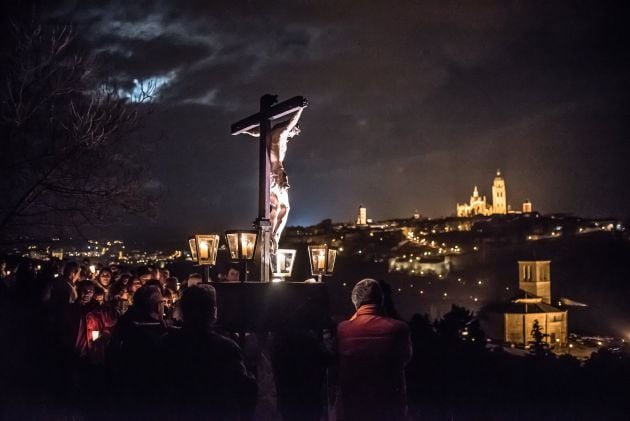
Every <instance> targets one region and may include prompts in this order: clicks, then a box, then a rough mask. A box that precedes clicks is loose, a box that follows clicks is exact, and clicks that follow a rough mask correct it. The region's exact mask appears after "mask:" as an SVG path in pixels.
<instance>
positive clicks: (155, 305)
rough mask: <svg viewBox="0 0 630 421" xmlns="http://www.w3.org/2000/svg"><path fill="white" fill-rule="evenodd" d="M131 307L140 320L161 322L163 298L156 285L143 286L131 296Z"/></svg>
mask: <svg viewBox="0 0 630 421" xmlns="http://www.w3.org/2000/svg"><path fill="white" fill-rule="evenodd" d="M133 307H134V309H135V312H136V316H137V317H138V318H139V319H140V320H162V318H163V317H164V297H163V296H162V291H161V290H160V287H158V286H157V285H143V286H142V287H140V289H138V290H137V291H136V293H135V294H134V295H133Z"/></svg>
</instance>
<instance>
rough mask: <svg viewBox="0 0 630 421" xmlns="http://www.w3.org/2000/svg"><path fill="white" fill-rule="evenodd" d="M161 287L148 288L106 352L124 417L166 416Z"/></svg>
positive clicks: (136, 299) (140, 291)
mask: <svg viewBox="0 0 630 421" xmlns="http://www.w3.org/2000/svg"><path fill="white" fill-rule="evenodd" d="M167 330H168V329H167V327H166V324H165V323H164V298H163V297H162V292H161V290H160V288H159V287H157V286H155V285H144V286H142V287H141V288H140V289H138V291H136V293H135V295H134V301H133V305H132V306H131V307H130V308H129V310H128V311H127V312H126V313H125V314H124V315H123V316H122V317H121V319H120V320H119V321H118V323H117V324H116V326H115V327H114V329H113V331H112V336H111V340H110V342H109V345H108V346H107V349H106V355H105V358H106V364H107V365H108V366H109V367H110V370H109V371H110V373H111V375H112V377H111V378H110V379H109V381H110V384H111V388H112V390H113V391H114V393H115V396H114V397H115V398H116V410H119V411H121V413H120V414H116V415H119V416H121V417H124V418H134V417H140V416H153V417H155V416H160V415H161V414H162V407H161V405H160V404H161V402H162V398H163V397H162V395H161V392H162V390H161V384H162V383H163V380H164V378H163V371H162V367H161V351H160V348H161V344H162V339H163V338H164V335H166V333H167Z"/></svg>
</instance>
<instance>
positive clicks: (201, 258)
mask: <svg viewBox="0 0 630 421" xmlns="http://www.w3.org/2000/svg"><path fill="white" fill-rule="evenodd" d="M195 237H196V239H197V257H198V260H197V261H198V263H199V264H200V265H214V264H215V263H216V262H217V251H218V249H219V236H218V235H215V234H204V235H197V236H195Z"/></svg>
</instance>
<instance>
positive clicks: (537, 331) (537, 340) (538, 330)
mask: <svg viewBox="0 0 630 421" xmlns="http://www.w3.org/2000/svg"><path fill="white" fill-rule="evenodd" d="M530 335H531V337H532V338H533V339H534V340H533V341H530V342H528V343H529V345H530V348H529V352H530V355H532V356H534V357H546V356H548V355H549V353H550V352H549V344H548V343H547V342H546V341H545V338H547V337H548V336H549V335H548V334H546V333H544V332H543V328H542V327H541V326H540V323H539V322H538V320H537V319H536V320H534V324H533V325H532V331H531V333H530Z"/></svg>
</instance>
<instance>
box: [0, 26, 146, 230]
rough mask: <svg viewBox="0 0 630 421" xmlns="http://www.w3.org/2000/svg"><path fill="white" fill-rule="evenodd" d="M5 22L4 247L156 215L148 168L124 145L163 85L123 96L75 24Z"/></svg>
mask: <svg viewBox="0 0 630 421" xmlns="http://www.w3.org/2000/svg"><path fill="white" fill-rule="evenodd" d="M3 23H4V24H5V25H3V38H4V41H3V43H2V44H1V45H0V58H1V60H2V63H3V69H2V70H1V71H0V133H1V136H0V149H1V150H2V153H0V195H1V197H2V200H0V240H4V241H10V240H12V239H15V238H17V237H20V236H24V235H31V236H33V235H37V236H39V237H43V236H45V235H52V234H68V233H70V234H72V233H76V232H77V231H79V230H80V229H81V227H84V226H87V225H104V224H107V223H110V222H112V221H116V220H117V219H118V217H119V216H121V215H124V214H128V213H139V214H147V213H151V212H152V210H153V209H155V200H154V199H153V198H152V197H151V195H150V194H149V193H150V191H149V190H148V189H147V187H146V186H147V180H148V179H149V178H148V174H147V171H146V168H145V167H144V165H143V163H142V162H143V161H142V160H141V159H138V158H136V157H135V156H133V155H132V154H131V153H130V152H129V150H128V148H127V149H126V147H127V144H126V143H125V142H124V141H125V140H127V139H128V138H129V135H130V133H131V132H132V131H133V130H134V129H135V128H136V127H137V126H138V122H139V114H138V107H139V104H138V103H137V102H146V101H147V100H148V99H150V97H151V96H152V95H153V94H154V93H155V89H154V88H155V87H154V86H146V85H145V86H144V89H142V88H141V89H139V90H138V92H139V93H138V92H137V95H136V98H129V97H122V96H121V95H120V91H119V90H118V89H117V88H116V87H115V86H113V85H112V84H111V83H107V82H106V81H104V80H105V79H106V78H105V77H102V76H101V75H99V69H98V67H97V66H96V65H95V64H94V62H93V61H92V60H90V58H89V56H88V55H87V54H86V53H82V52H81V51H80V49H79V48H78V46H77V44H78V41H76V37H75V34H74V32H73V29H72V28H71V27H69V26H47V25H43V24H40V23H38V22H33V21H29V22H28V23H22V22H16V21H12V22H11V24H10V25H9V24H6V22H3Z"/></svg>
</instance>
